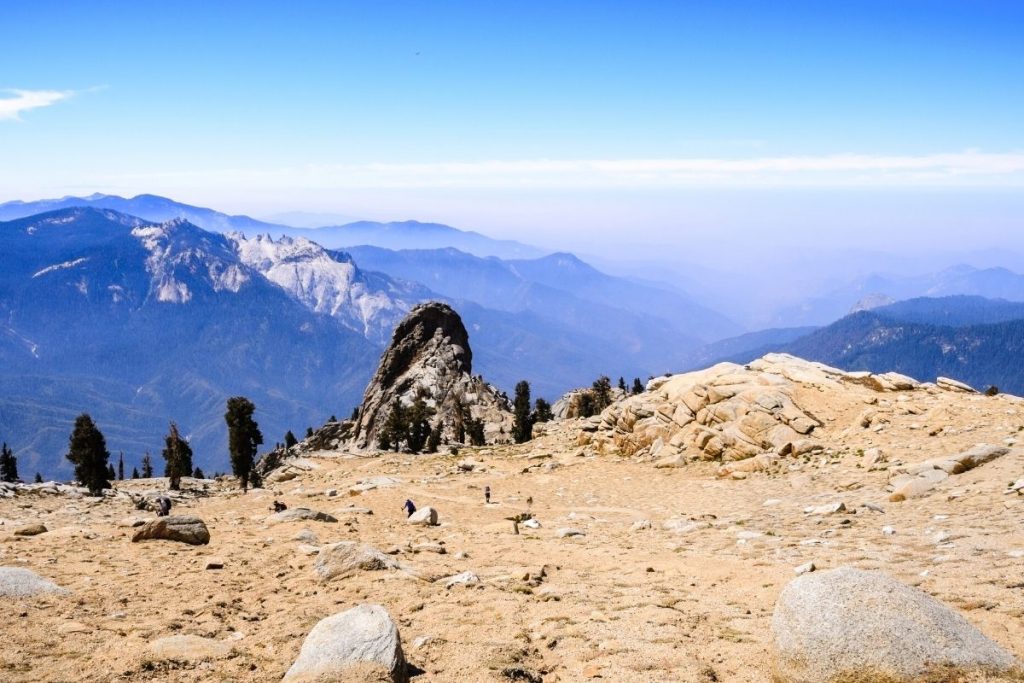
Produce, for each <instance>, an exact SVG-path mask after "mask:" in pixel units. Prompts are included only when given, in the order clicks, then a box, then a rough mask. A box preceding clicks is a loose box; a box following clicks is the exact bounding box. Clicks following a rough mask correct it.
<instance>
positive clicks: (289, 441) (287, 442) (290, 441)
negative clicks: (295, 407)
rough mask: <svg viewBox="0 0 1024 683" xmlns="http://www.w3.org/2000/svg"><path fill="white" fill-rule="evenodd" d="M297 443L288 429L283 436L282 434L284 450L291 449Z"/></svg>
mask: <svg viewBox="0 0 1024 683" xmlns="http://www.w3.org/2000/svg"><path fill="white" fill-rule="evenodd" d="M297 443H299V440H298V439H296V438H295V435H294V434H292V430H290V429H289V430H288V431H287V432H285V434H284V447H285V448H291V447H292V446H294V445H295V444H297Z"/></svg>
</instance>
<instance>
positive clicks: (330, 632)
mask: <svg viewBox="0 0 1024 683" xmlns="http://www.w3.org/2000/svg"><path fill="white" fill-rule="evenodd" d="M349 680H351V681H355V680H360V681H368V680H383V681H391V683H406V682H407V681H408V680H409V676H408V673H407V671H406V664H405V655H404V654H403V653H402V641H401V638H400V636H399V635H398V627H397V626H395V622H394V621H392V619H391V616H390V615H389V614H388V612H387V610H385V609H384V608H383V607H381V606H380V605H359V606H357V607H353V608H352V609H350V610H347V611H345V612H340V613H338V614H335V615H334V616H330V617H327V618H326V619H322V620H321V621H320V622H319V623H317V625H316V626H314V627H313V630H312V631H310V632H309V635H308V636H306V640H305V641H304V642H303V643H302V649H301V650H300V651H299V656H298V658H297V659H296V660H295V663H294V664H292V666H291V668H289V669H288V672H287V673H286V674H285V676H284V681H286V682H288V683H300V682H304V683H311V682H312V681H349Z"/></svg>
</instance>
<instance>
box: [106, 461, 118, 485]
mask: <svg viewBox="0 0 1024 683" xmlns="http://www.w3.org/2000/svg"><path fill="white" fill-rule="evenodd" d="M107 481H117V472H115V471H114V464H113V463H108V464H107Z"/></svg>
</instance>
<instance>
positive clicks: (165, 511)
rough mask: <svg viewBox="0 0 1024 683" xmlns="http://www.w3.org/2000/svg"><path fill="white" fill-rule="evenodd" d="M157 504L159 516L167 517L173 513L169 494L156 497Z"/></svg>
mask: <svg viewBox="0 0 1024 683" xmlns="http://www.w3.org/2000/svg"><path fill="white" fill-rule="evenodd" d="M156 504H157V511H156V516H157V517H166V516H167V515H169V514H171V499H170V498H168V497H167V496H160V497H159V498H157V499H156Z"/></svg>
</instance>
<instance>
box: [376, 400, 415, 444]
mask: <svg viewBox="0 0 1024 683" xmlns="http://www.w3.org/2000/svg"><path fill="white" fill-rule="evenodd" d="M377 439H378V441H379V444H380V447H381V449H383V450H388V449H389V448H393V449H395V452H396V453H397V452H398V451H399V450H401V448H402V442H408V441H409V415H408V411H407V410H406V408H405V406H404V405H402V400H401V399H399V398H396V399H395V403H394V405H392V406H391V412H390V413H388V416H387V419H385V420H384V426H383V427H382V428H381V430H380V433H379V434H378V435H377Z"/></svg>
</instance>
